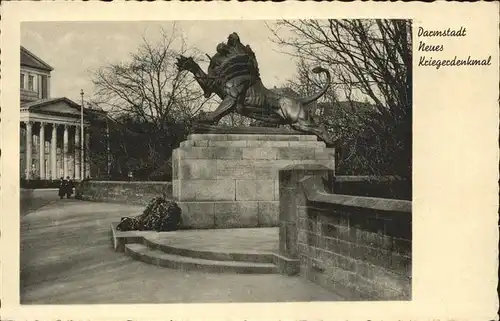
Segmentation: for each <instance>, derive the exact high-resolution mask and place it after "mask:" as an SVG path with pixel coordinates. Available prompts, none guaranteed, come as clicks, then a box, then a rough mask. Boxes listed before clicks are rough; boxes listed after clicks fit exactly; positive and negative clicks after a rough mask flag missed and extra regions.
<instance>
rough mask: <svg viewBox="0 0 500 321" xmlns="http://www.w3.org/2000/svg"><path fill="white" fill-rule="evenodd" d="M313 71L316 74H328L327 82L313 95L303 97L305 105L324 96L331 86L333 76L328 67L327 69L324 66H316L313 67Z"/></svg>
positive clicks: (302, 100) (302, 101)
mask: <svg viewBox="0 0 500 321" xmlns="http://www.w3.org/2000/svg"><path fill="white" fill-rule="evenodd" d="M312 72H313V73H315V74H319V73H324V74H325V75H326V84H325V85H324V86H323V88H321V90H320V91H318V92H317V93H315V94H313V95H311V96H307V97H303V98H301V99H300V102H301V103H302V104H303V105H307V104H310V103H312V102H314V101H316V100H318V99H319V98H320V97H321V96H323V95H324V94H325V93H326V91H327V90H328V87H330V84H331V82H332V77H331V76H330V72H329V71H328V70H327V69H325V68H323V67H315V68H313V70H312Z"/></svg>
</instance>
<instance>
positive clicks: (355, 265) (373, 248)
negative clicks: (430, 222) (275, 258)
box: [279, 165, 412, 300]
mask: <svg viewBox="0 0 500 321" xmlns="http://www.w3.org/2000/svg"><path fill="white" fill-rule="evenodd" d="M331 175H332V173H331V171H330V170H329V169H327V168H325V167H323V166H319V165H300V166H289V167H286V168H284V169H282V170H280V174H279V182H280V216H279V224H280V255H281V256H282V257H284V258H286V259H287V260H288V262H290V261H294V264H295V265H294V268H295V272H296V273H298V272H300V274H301V275H302V276H303V277H305V278H307V279H309V280H311V281H313V282H314V283H317V284H319V285H321V286H323V287H325V288H327V289H329V290H332V291H334V292H337V293H339V294H340V295H342V296H344V297H345V298H347V299H348V300H411V252H412V244H411V240H412V236H411V235H412V228H411V202H409V201H402V200H394V199H383V198H373V197H361V196H352V195H337V194H329V193H328V192H327V191H326V190H331V188H333V186H327V187H326V190H325V182H329V180H328V177H329V176H330V177H331ZM330 182H331V181H330ZM330 184H333V183H330Z"/></svg>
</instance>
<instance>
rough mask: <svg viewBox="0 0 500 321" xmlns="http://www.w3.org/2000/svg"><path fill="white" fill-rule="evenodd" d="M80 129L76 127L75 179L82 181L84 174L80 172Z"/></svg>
mask: <svg viewBox="0 0 500 321" xmlns="http://www.w3.org/2000/svg"><path fill="white" fill-rule="evenodd" d="M80 153H81V146H80V128H79V127H78V126H76V127H75V155H74V157H75V179H80V175H81V174H82V172H81V170H80Z"/></svg>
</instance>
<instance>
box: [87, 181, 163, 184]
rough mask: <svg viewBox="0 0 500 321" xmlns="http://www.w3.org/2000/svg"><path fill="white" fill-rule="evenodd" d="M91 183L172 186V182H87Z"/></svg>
mask: <svg viewBox="0 0 500 321" xmlns="http://www.w3.org/2000/svg"><path fill="white" fill-rule="evenodd" d="M87 182H89V183H93V184H94V183H95V184H129V185H134V184H139V185H171V184H172V182H170V181H94V180H89V181H87Z"/></svg>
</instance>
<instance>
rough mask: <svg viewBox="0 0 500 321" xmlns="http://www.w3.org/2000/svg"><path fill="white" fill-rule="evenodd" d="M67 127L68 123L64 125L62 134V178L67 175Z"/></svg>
mask: <svg viewBox="0 0 500 321" xmlns="http://www.w3.org/2000/svg"><path fill="white" fill-rule="evenodd" d="M68 129H69V125H66V124H65V125H64V136H63V173H64V178H66V176H68Z"/></svg>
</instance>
